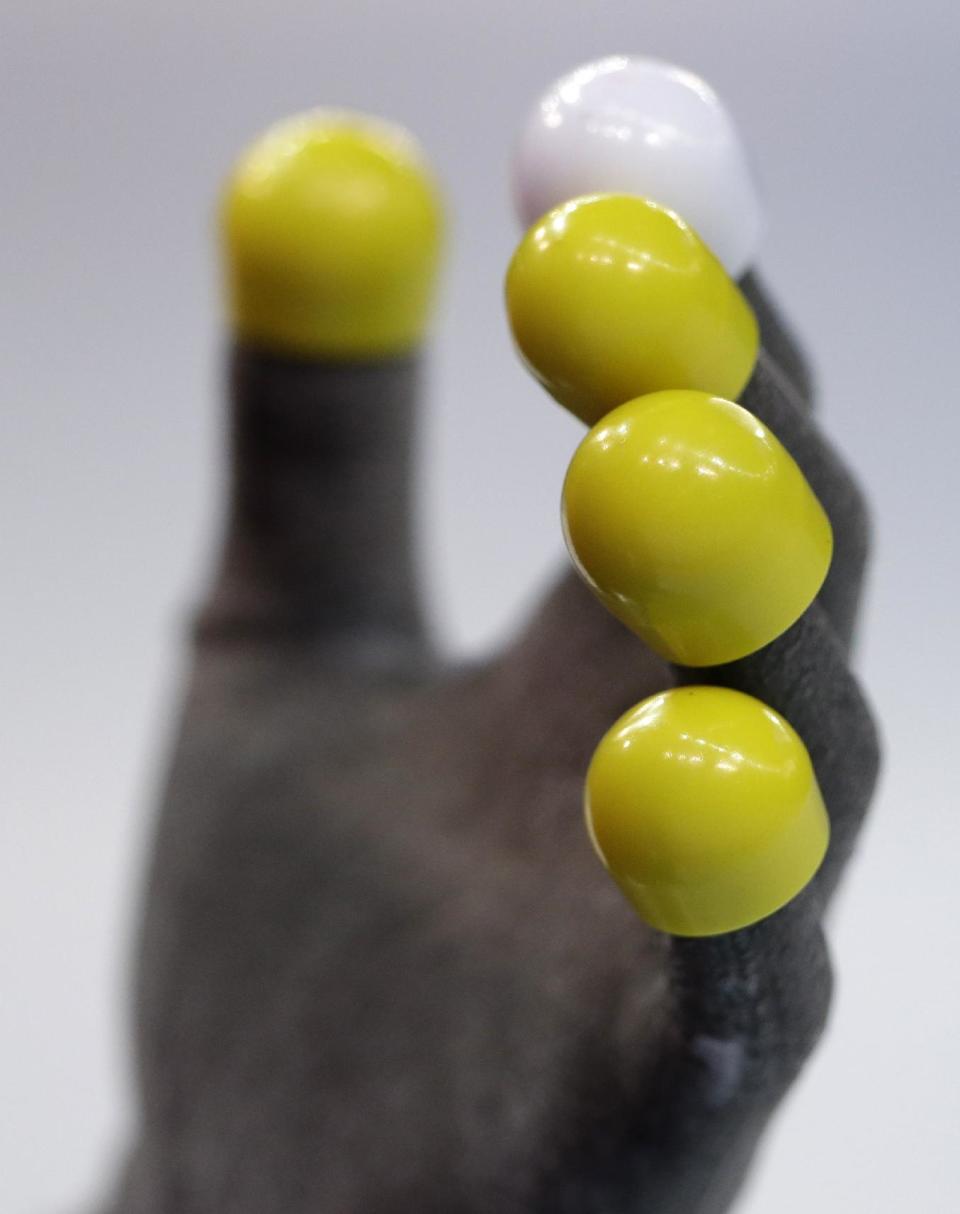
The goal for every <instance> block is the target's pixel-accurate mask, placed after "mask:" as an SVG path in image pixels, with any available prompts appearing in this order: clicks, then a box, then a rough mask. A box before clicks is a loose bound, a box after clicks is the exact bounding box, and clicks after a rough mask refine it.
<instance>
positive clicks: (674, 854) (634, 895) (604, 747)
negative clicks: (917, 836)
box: [585, 687, 830, 936]
mask: <svg viewBox="0 0 960 1214" xmlns="http://www.w3.org/2000/svg"><path fill="white" fill-rule="evenodd" d="M585 803H586V816H587V828H588V830H589V833H590V837H591V839H592V841H593V844H594V847H595V848H596V850H597V853H598V854H599V856H600V858H601V860H602V861H603V863H604V864H605V865H606V867H607V869H608V870H609V872H610V874H611V876H612V877H613V878H614V880H615V881H616V882H617V884H618V885H619V886H620V888H621V890H622V891H623V893H624V894H625V895H626V897H627V898H628V899H629V901H630V902H631V903H632V904H633V906H634V907H635V909H636V911H637V913H638V914H639V915H640V917H641V918H642V919H643V920H645V921H646V922H647V923H649V924H650V925H651V926H652V927H655V928H658V929H659V930H660V931H664V932H670V933H671V934H673V935H675V936H714V935H718V934H719V933H721V932H729V931H733V930H735V929H736V928H741V927H747V926H748V925H749V924H751V923H756V922H757V921H758V920H760V919H764V918H766V916H767V915H771V914H773V912H774V911H776V910H779V909H780V908H781V907H782V906H785V905H786V903H788V902H789V901H790V900H791V899H792V898H794V897H795V896H796V895H797V894H798V893H799V892H800V891H801V890H802V889H803V887H804V886H805V885H806V884H807V883H808V882H809V881H810V879H811V878H812V877H813V875H814V874H815V873H816V871H817V869H818V868H819V867H820V863H821V861H822V860H823V857H824V854H825V852H826V850H827V843H828V842H829V837H830V824H829V820H828V818H827V813H826V809H825V808H824V804H823V798H822V797H821V795H820V789H819V787H818V785H817V780H816V776H815V775H814V771H813V765H812V764H811V762H810V756H809V755H808V753H807V750H806V747H805V746H804V744H803V742H802V741H801V740H800V738H799V737H798V736H797V734H796V732H795V731H794V730H793V729H792V728H791V726H790V725H788V724H787V722H786V721H785V720H784V719H783V717H781V716H780V715H779V714H778V713H776V712H774V711H773V709H772V708H768V707H767V706H766V705H765V704H762V703H761V702H760V701H759V700H755V699H754V698H753V697H752V696H748V695H744V694H742V693H741V692H738V691H729V690H727V689H725V688H721V687H682V688H677V689H675V690H673V691H667V692H664V693H663V694H662V695H656V696H651V697H650V698H649V699H647V700H644V701H643V702H642V703H640V704H638V705H637V706H636V707H635V708H632V709H631V710H630V711H629V712H628V713H626V714H625V715H624V716H623V717H621V718H620V720H619V721H617V723H616V724H615V725H614V726H613V728H612V729H611V730H610V731H609V732H608V733H607V734H606V735H605V736H604V738H603V739H602V740H601V742H600V745H599V746H598V747H597V750H596V752H595V754H594V756H593V760H592V762H591V764H590V769H589V771H588V773H587V784H586V802H585Z"/></svg>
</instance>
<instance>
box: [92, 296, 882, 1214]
mask: <svg viewBox="0 0 960 1214" xmlns="http://www.w3.org/2000/svg"><path fill="white" fill-rule="evenodd" d="M770 315H773V314H772V313H770V314H768V315H767V318H766V322H765V323H766V325H767V329H768V332H767V345H768V346H769V347H770V348H771V349H773V348H775V347H776V346H777V344H778V335H779V330H776V331H771V330H770V326H771V325H772V324H774V321H773V320H771V319H770ZM781 345H782V343H781ZM797 386H798V381H797V379H796V376H791V374H790V368H789V367H788V366H787V364H786V362H785V361H784V362H783V363H782V365H778V364H777V363H776V362H775V361H774V359H773V358H772V357H768V356H765V357H764V359H763V360H762V361H761V364H760V366H759V367H758V371H757V374H756V375H755V377H754V381H753V383H752V384H751V386H750V388H749V390H748V392H747V395H746V397H745V398H744V403H745V404H746V405H747V406H748V407H749V408H751V409H753V410H754V411H755V412H756V413H758V414H759V415H760V416H761V417H762V418H763V419H764V421H766V422H767V424H769V425H770V426H771V428H773V429H774V430H775V431H776V432H777V433H778V435H779V436H780V438H781V439H782V440H783V441H784V443H785V444H786V445H787V447H788V448H790V449H791V450H792V451H793V452H794V454H795V456H796V457H797V459H798V460H799V462H800V463H801V464H802V466H803V467H804V470H805V471H806V473H807V475H808V477H809V478H810V480H811V482H812V483H813V486H814V488H815V489H816V491H817V492H818V494H819V495H820V497H821V499H822V500H823V502H824V504H825V506H826V508H827V510H828V512H829V513H830V514H831V516H832V518H833V522H834V525H835V529H836V535H837V545H836V551H837V559H836V566H835V569H834V572H833V573H832V574H831V577H830V580H829V582H828V584H827V586H826V587H825V589H824V591H823V594H822V596H821V599H820V601H819V603H817V604H815V605H814V606H813V607H812V608H811V610H810V611H809V612H808V613H807V615H806V616H805V617H804V618H803V619H802V620H801V621H800V622H799V623H798V624H797V625H796V626H795V627H794V628H793V629H791V630H790V632H788V633H787V634H786V635H785V636H784V637H782V638H780V640H778V641H777V642H775V643H774V644H773V645H770V646H769V647H768V648H767V649H765V650H763V651H762V652H761V653H759V654H757V655H754V656H753V657H751V658H749V659H747V660H745V661H743V662H738V663H734V664H733V665H731V666H729V667H724V668H721V669H718V670H712V671H710V672H709V675H708V677H709V681H711V682H722V683H726V684H728V685H730V686H735V687H740V688H743V689H744V690H746V691H749V692H752V693H753V694H755V695H758V696H760V697H761V698H762V699H764V700H766V701H767V702H768V703H770V704H771V705H773V706H774V707H775V708H777V709H778V710H780V711H781V712H783V713H784V714H785V715H786V716H787V717H788V718H789V719H790V720H791V721H792V723H793V724H794V725H795V726H796V728H797V729H798V730H799V732H800V733H801V735H802V736H803V737H804V738H805V740H806V742H807V744H808V746H809V747H810V750H811V753H812V756H813V760H814V763H815V765H816V768H817V773H818V777H819V779H820V782H821V785H822V787H823V791H824V794H825V797H826V800H827V803H828V807H829V810H830V814H831V818H832V823H833V842H832V845H831V851H830V855H829V858H828V862H827V864H826V865H825V867H824V869H823V871H822V873H821V875H820V877H819V878H818V880H817V881H816V882H815V883H814V884H813V886H811V887H810V888H809V889H808V890H807V891H806V892H805V893H804V894H803V895H802V896H801V897H800V898H798V899H797V900H796V901H795V902H794V903H792V904H791V905H790V906H789V907H787V908H786V909H785V910H783V911H781V912H780V913H778V914H777V915H774V916H773V917H771V918H770V919H768V920H766V921H765V922H764V923H761V924H758V925H757V926H755V927H753V928H750V929H748V930H745V931H741V932H736V933H731V934H730V935H727V936H723V937H718V938H715V939H711V940H704V941H674V940H671V939H670V938H668V937H665V936H663V935H660V934H658V933H655V932H653V931H651V930H649V929H647V928H646V927H644V925H643V924H641V923H640V922H639V921H638V920H637V919H636V917H635V916H634V914H633V913H632V911H631V910H630V909H629V908H628V906H627V905H626V903H625V902H624V901H623V900H622V898H621V896H620V894H619V893H618V891H617V890H616V889H615V887H614V886H613V884H612V882H610V881H609V879H608V878H607V877H606V875H605V873H604V872H603V870H602V868H601V866H600V865H599V863H598V862H597V861H596V858H595V857H594V855H593V854H592V852H591V850H590V847H589V843H588V841H587V838H586V834H585V831H584V829H583V824H582V810H581V787H582V780H583V775H584V772H585V769H586V765H587V762H588V760H589V757H590V754H591V752H592V750H593V747H594V745H595V744H596V742H597V740H598V739H599V737H600V736H601V735H602V733H603V732H604V731H605V730H606V728H607V727H608V726H609V725H610V724H611V723H612V721H613V720H614V719H615V717H616V716H617V715H618V714H620V713H621V712H623V711H624V710H626V709H627V708H628V707H629V706H630V705H631V704H633V703H635V702H636V701H637V700H639V699H641V698H642V697H643V696H645V695H648V694H650V693H652V692H654V691H657V690H661V689H662V688H664V687H667V686H670V685H671V684H672V683H673V682H675V681H676V680H691V679H694V680H696V681H707V679H706V677H705V674H704V672H689V671H682V670H671V669H669V668H667V667H666V666H665V665H664V664H663V663H662V662H661V661H660V660H659V659H657V658H655V657H654V656H653V655H651V654H649V653H648V652H647V651H646V650H645V649H644V647H643V646H642V645H641V643H640V642H639V641H638V640H637V639H636V638H635V637H634V636H632V635H631V634H629V633H628V632H627V631H626V630H625V629H623V628H622V626H621V625H620V624H618V623H617V622H616V621H615V620H613V619H612V618H610V617H609V616H608V615H606V614H605V613H604V611H603V610H602V609H601V608H600V607H599V606H598V605H597V604H596V603H595V602H594V601H593V599H592V598H591V597H590V596H589V594H588V593H587V592H586V591H585V590H584V589H583V588H582V587H581V586H580V585H579V584H578V583H577V582H576V581H575V579H574V578H573V577H572V576H566V577H564V578H563V579H562V580H561V581H560V583H559V584H558V586H557V587H556V589H555V590H554V591H553V592H552V593H551V594H550V595H549V596H548V598H547V601H546V602H545V603H544V605H543V607H542V609H541V610H540V611H539V612H538V613H536V615H535V616H534V618H533V619H532V620H531V621H530V622H529V624H528V626H527V627H526V628H525V629H524V630H523V631H522V633H521V635H520V636H519V637H518V639H517V640H516V641H515V642H514V643H513V644H512V645H511V646H509V648H508V649H507V650H506V651H505V652H504V653H502V654H500V655H498V656H496V657H495V658H494V659H493V660H491V661H490V662H489V663H486V664H483V665H481V666H477V667H473V668H469V669H456V670H447V669H444V668H442V666H441V665H440V664H439V663H438V662H437V660H436V658H435V657H434V655H433V654H432V652H431V650H430V646H429V640H428V638H427V636H426V633H425V630H424V628H423V626H422V623H421V615H420V612H419V609H418V604H417V591H416V579H415V576H414V572H415V571H414V569H413V565H412V561H411V557H410V542H409V538H410V537H409V503H408V492H409V470H408V454H409V434H410V426H411V423H412V413H413V410H414V404H415V395H416V365H415V363H414V362H413V361H406V360H404V361H399V362H390V363H382V364H378V365H366V366H359V365H358V366H344V367H331V366H327V367H321V366H315V365H311V364H309V363H299V362H296V361H293V360H281V359H277V358H272V357H270V356H267V355H265V354H260V353H257V352H256V351H253V350H250V349H240V350H238V351H237V352H236V353H235V357H234V380H233V392H232V398H233V407H232V417H233V432H234V434H233V449H234V485H235V487H234V493H233V500H232V505H231V509H230V521H229V527H228V539H227V543H226V546H225V557H224V561H223V565H222V568H221V570H220V572H219V574H218V576H217V578H216V579H215V584H214V586H213V589H212V591H211V594H210V596H209V601H208V603H207V605H206V606H205V607H204V609H203V611H202V612H201V615H200V618H199V623H198V628H197V634H196V642H195V655H194V664H193V672H192V675H191V678H190V683H189V687H188V689H187V691H186V703H185V706H184V713H183V722H182V727H181V730H180V735H179V739H178V741H177V743H176V747H175V753H174V755H173V759H172V768H171V775H170V779H169V783H168V786H167V790H166V795H165V798H164V802H163V806H162V809H161V813H160V816H159V822H158V828H157V835H156V841H155V846H154V849H153V856H152V862H151V868H150V875H149V882H148V886H147V892H146V898H145V903H144V907H145V910H144V918H143V927H142V934H141V938H140V943H139V949H138V976H137V984H136V990H137V995H136V1008H137V1018H136V1025H137V1036H136V1056H137V1065H138V1079H139V1099H140V1106H139V1107H140V1124H139V1126H138V1127H137V1133H136V1137H135V1141H134V1143H133V1145H132V1148H131V1152H130V1156H129V1162H128V1165H127V1167H126V1170H125V1174H124V1176H123V1178H122V1181H121V1182H120V1184H119V1185H118V1188H117V1191H116V1194H115V1196H114V1198H113V1200H112V1202H111V1203H110V1205H109V1207H108V1209H109V1210H110V1211H111V1214H412V1212H414V1211H415V1212H416V1214H520V1212H521V1211H522V1212H526V1214H531V1212H535V1214H541V1212H542V1214H548V1212H549V1214H626V1212H627V1211H631V1212H638V1214H639V1212H644V1214H718V1212H719V1211H722V1210H724V1209H726V1207H727V1206H728V1204H729V1202H730V1200H731V1198H732V1195H733V1194H734V1192H735V1191H736V1188H737V1186H738V1185H739V1183H740V1181H741V1179H742V1176H743V1173H744V1170H745V1168H746V1166H747V1164H748V1162H749V1159H750V1156H751V1153H752V1151H753V1148H754V1146H755V1144H756V1141H757V1138H758V1136H759V1134H760V1133H761V1131H762V1129H763V1127H764V1124H765V1123H766V1121H767V1119H768V1117H769V1115H770V1113H771V1112H772V1111H773V1109H774V1108H775V1106H776V1104H777V1102H778V1101H779V1100H780V1098H781V1096H782V1095H783V1093H784V1091H785V1090H786V1088H787V1087H788V1085H789V1084H790V1082H791V1080H792V1079H793V1078H794V1076H795V1075H796V1073H797V1072H798V1070H799V1069H800V1067H801V1066H802V1064H803V1062H804V1060H805V1058H806V1057H807V1055H808V1053H809V1051H810V1049H811V1048H812V1046H813V1045H814V1043H815V1041H816V1039H817V1037H818V1035H819V1033H820V1031H821V1028H822V1025H823V1022H824V1017H825V1014H826V1011H827V1006H828V1002H829V992H830V971H829V965H828V962H827V958H826V953H825V948H824V942H823V937H822V934H821V928H820V921H821V916H822V912H823V907H824V903H825V900H826V898H827V896H828V895H829V892H830V890H831V889H832V887H833V885H834V883H835V881H836V879H837V877H838V875H839V872H840V869H841V867H842V865H843V863H844V861H845V860H846V858H847V856H848V854H849V852H850V849H851V847H852V845H853V840H854V836H855V834H856V829H857V826H858V824H859V821H860V819H861V816H862V814H863V811H864V809H865V806H866V803H867V800H868V798H869V794H870V789H871V787H872V784H873V780H874V776H875V771H876V763H877V751H876V741H875V737H874V733H873V729H872V726H871V724H870V719H869V716H868V715H867V713H866V710H865V708H864V705H863V701H862V699H861V696H860V693H859V691H858V689H857V686H856V684H855V682H854V680H853V679H852V677H851V675H850V673H849V670H848V667H847V657H846V650H847V646H848V642H849V639H850V636H851V635H852V624H853V617H854V614H855V611H856V604H857V600H858V594H859V585H860V578H861V572H862V567H863V559H864V555H865V538H866V526H865V518H864V513H863V509H862V505H861V503H860V499H859V496H858V494H857V492H856V490H855V488H854V487H853V485H852V483H851V482H850V480H849V478H848V476H847V474H846V473H845V471H844V469H843V468H842V466H841V464H840V463H839V461H838V460H837V459H836V457H835V456H834V455H833V454H832V453H831V452H830V451H829V449H828V448H827V447H826V446H825V445H824V443H823V441H822V439H821V438H820V436H819V434H818V432H817V430H816V429H815V428H814V423H813V422H812V421H811V419H810V415H809V413H808V412H807V411H806V410H805V409H804V407H803V401H802V400H801V399H800V397H799V396H798V394H797V392H796V388H797ZM800 387H801V388H802V387H803V385H802V384H800Z"/></svg>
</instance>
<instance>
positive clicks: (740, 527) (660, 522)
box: [563, 391, 833, 666]
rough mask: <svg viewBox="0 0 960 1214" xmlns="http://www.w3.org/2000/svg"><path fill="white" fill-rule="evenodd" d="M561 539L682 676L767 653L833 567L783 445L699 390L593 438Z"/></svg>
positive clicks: (578, 469)
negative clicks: (682, 669) (685, 669)
mask: <svg viewBox="0 0 960 1214" xmlns="http://www.w3.org/2000/svg"><path fill="white" fill-rule="evenodd" d="M563 529H564V536H565V538H566V542H567V547H568V549H569V551H570V555H571V557H572V559H573V562H574V564H575V565H576V567H577V569H578V571H579V572H580V574H581V576H582V577H583V578H584V580H585V581H586V582H587V584H588V585H589V586H590V587H591V589H592V590H593V591H594V593H595V594H596V595H597V597H598V598H599V599H600V600H601V602H602V603H603V604H604V606H605V607H607V609H608V610H609V611H611V612H612V613H613V614H614V615H615V616H617V617H618V619H620V620H622V621H623V623H624V624H626V625H627V627H628V628H631V629H632V630H633V631H634V632H636V633H637V634H638V635H639V636H640V637H642V638H643V640H644V641H646V643H647V644H648V645H649V646H650V648H651V649H653V650H655V651H656V652H657V653H658V654H660V655H661V657H664V658H666V659H667V660H668V661H671V662H677V663H679V664H680V665H683V666H714V665H717V664H718V663H721V662H731V661H734V660H735V659H737V658H742V657H745V656H746V655H747V654H749V653H753V652H754V651H755V650H757V649H760V648H762V647H763V646H764V645H767V644H769V642H770V641H772V640H774V639H775V638H776V637H778V636H779V635H780V634H781V633H783V632H785V631H786V630H787V629H788V628H789V627H790V625H791V624H793V623H794V622H795V621H796V620H798V619H799V618H800V616H801V615H802V614H803V612H804V611H805V610H806V609H807V607H808V606H809V605H810V603H811V602H812V601H813V599H814V597H815V596H816V594H817V592H818V591H819V589H820V587H821V586H822V584H823V581H824V578H825V577H826V575H827V571H828V569H829V568H830V560H831V557H832V555H833V532H832V530H831V527H830V521H829V519H828V518H827V515H826V513H825V511H824V509H823V507H822V506H821V505H820V502H819V501H818V500H817V498H816V496H815V495H814V493H813V491H812V490H811V488H810V486H809V485H808V484H807V481H806V479H805V478H804V476H803V473H802V472H801V471H800V469H799V468H798V467H797V465H796V464H795V463H794V461H793V459H792V458H791V456H790V455H789V454H788V452H787V451H786V450H785V449H784V448H783V447H782V446H781V444H780V443H779V442H778V440H777V439H776V438H775V437H774V435H773V434H771V432H770V431H769V430H768V429H767V428H766V427H765V426H764V425H762V424H761V422H760V421H758V420H757V418H756V417H754V416H753V414H752V413H749V412H748V411H747V410H746V409H743V408H741V407H740V405H736V404H733V403H732V402H731V401H728V400H723V399H721V398H720V397H716V396H710V395H708V394H707V393H704V392H694V391H669V392H656V393H652V394H650V395H649V396H641V397H639V398H638V399H637V400H632V401H628V402H627V403H626V404H625V405H621V406H620V407H619V408H618V409H614V410H613V411H612V412H610V413H608V414H607V415H606V416H605V417H604V418H603V420H602V421H600V422H598V424H597V425H596V426H594V428H593V429H592V430H591V431H590V433H589V434H588V435H587V436H586V438H585V439H584V440H583V442H582V443H581V444H580V446H579V447H578V449H577V451H576V453H575V454H574V457H573V459H572V461H571V463H570V467H569V469H568V471H567V476H566V480H565V482H564V487H563Z"/></svg>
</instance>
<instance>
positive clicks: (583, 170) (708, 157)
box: [513, 55, 763, 278]
mask: <svg viewBox="0 0 960 1214" xmlns="http://www.w3.org/2000/svg"><path fill="white" fill-rule="evenodd" d="M513 188H514V197H515V200H516V206H517V211H518V213H519V216H520V219H521V221H522V223H523V225H524V227H529V226H530V224H532V223H533V222H534V220H536V219H539V218H540V216H541V215H543V214H544V213H545V212H547V211H549V210H550V209H551V208H552V207H555V206H557V205H558V204H560V203H562V202H566V201H568V200H569V199H571V198H577V197H579V196H581V195H583V194H639V195H641V196H642V197H644V198H649V199H652V200H653V201H654V202H658V203H659V204H660V205H661V206H665V207H669V208H670V209H671V210H673V211H676V212H677V214H678V215H680V216H681V218H682V219H684V220H686V222H687V223H689V224H690V225H691V226H692V227H693V228H694V229H695V230H696V232H697V233H698V235H699V236H700V237H701V238H702V239H703V240H704V241H705V242H706V244H707V245H708V246H709V247H710V248H711V249H712V250H713V252H714V254H715V255H716V257H717V258H718V259H719V260H720V261H721V262H722V263H723V266H724V268H725V269H726V271H727V273H728V274H729V275H730V276H731V277H732V278H739V277H741V275H742V274H744V272H745V271H746V270H747V269H749V267H750V266H751V264H752V263H753V261H754V258H755V256H756V253H757V249H758V247H759V243H760V236H761V232H762V227H763V223H762V219H761V213H760V203H759V199H758V197H757V191H756V188H755V185H754V181H753V177H752V175H751V172H750V168H749V166H748V164H747V158H746V155H745V154H744V150H743V145H742V144H741V142H740V136H739V134H738V132H737V128H736V126H735V125H734V122H733V119H732V118H731V117H730V115H729V113H728V112H727V110H726V108H725V107H724V105H723V103H722V102H721V101H720V99H719V97H717V95H716V93H715V92H714V91H713V89H712V88H710V86H709V85H708V84H706V83H705V82H704V81H703V80H701V79H700V78H699V76H695V75H694V74H693V73H692V72H687V71H684V70H683V69H682V68H678V67H673V66H672V65H671V64H669V63H661V62H660V61H658V60H656V59H644V58H640V57H637V56H627V55H616V56H612V57H610V58H607V59H599V60H597V61H596V62H594V63H588V64H586V65H584V66H583V67H580V68H577V69H576V71H574V72H571V73H570V74H569V75H568V76H564V77H563V78H562V79H560V80H558V81H556V82H555V83H554V84H553V85H551V87H550V88H549V89H548V90H547V92H546V93H545V94H544V95H543V97H542V98H541V99H540V101H539V102H538V103H537V105H536V106H535V108H534V110H533V112H532V113H531V115H530V117H529V119H528V120H527V122H526V125H525V126H524V128H523V131H522V134H521V137H520V141H519V144H518V146H517V150H516V154H515V157H514V162H513Z"/></svg>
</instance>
